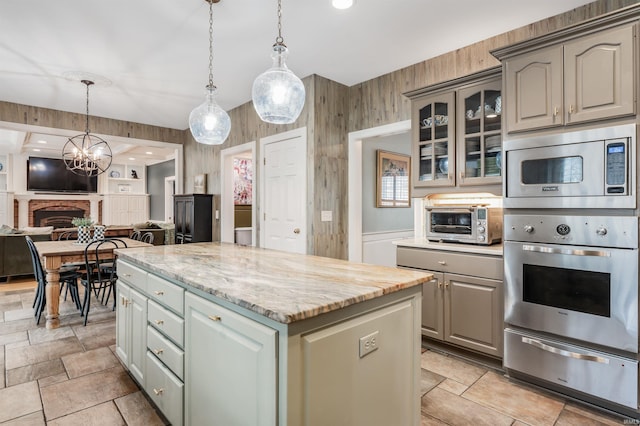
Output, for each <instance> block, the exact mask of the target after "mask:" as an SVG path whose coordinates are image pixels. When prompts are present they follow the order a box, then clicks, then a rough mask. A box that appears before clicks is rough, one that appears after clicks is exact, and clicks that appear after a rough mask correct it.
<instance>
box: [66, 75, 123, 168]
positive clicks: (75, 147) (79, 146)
mask: <svg viewBox="0 0 640 426" xmlns="http://www.w3.org/2000/svg"><path fill="white" fill-rule="evenodd" d="M82 83H83V84H84V85H86V86H87V116H86V126H85V131H84V133H83V134H81V135H77V136H74V137H72V138H69V140H68V141H67V143H65V144H64V147H63V148H62V159H63V160H64V164H65V166H66V167H67V169H69V170H71V171H72V172H73V173H75V174H77V175H81V176H97V175H99V174H102V173H104V172H105V171H107V169H108V168H109V166H111V157H112V154H111V148H110V147H109V144H108V143H107V142H106V141H105V140H104V139H102V138H100V137H99V136H96V135H92V134H91V133H90V131H89V86H91V85H92V84H93V81H90V80H82Z"/></svg>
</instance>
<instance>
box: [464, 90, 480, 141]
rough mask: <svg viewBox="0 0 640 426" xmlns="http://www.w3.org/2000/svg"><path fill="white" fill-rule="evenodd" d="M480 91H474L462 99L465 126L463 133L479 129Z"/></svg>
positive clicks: (470, 132)
mask: <svg viewBox="0 0 640 426" xmlns="http://www.w3.org/2000/svg"><path fill="white" fill-rule="evenodd" d="M480 95H481V92H476V93H474V94H472V95H471V96H468V97H466V98H465V99H464V106H465V121H464V122H465V126H464V134H465V135H469V134H472V133H478V132H479V131H480V120H481V118H482V102H481V100H480V97H481V96H480Z"/></svg>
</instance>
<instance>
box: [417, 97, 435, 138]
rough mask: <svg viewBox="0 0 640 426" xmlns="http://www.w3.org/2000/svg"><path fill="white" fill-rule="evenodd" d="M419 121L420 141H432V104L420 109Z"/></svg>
mask: <svg viewBox="0 0 640 426" xmlns="http://www.w3.org/2000/svg"><path fill="white" fill-rule="evenodd" d="M418 115H419V117H418V119H419V120H420V123H419V124H420V141H421V142H422V141H430V140H431V139H433V138H432V135H431V133H432V132H431V130H432V128H433V112H432V107H431V104H428V105H426V106H425V107H424V108H421V109H420V112H419V114H418Z"/></svg>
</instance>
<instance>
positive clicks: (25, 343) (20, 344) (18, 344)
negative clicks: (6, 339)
mask: <svg viewBox="0 0 640 426" xmlns="http://www.w3.org/2000/svg"><path fill="white" fill-rule="evenodd" d="M29 344H30V343H29V341H28V340H20V341H19V342H12V343H7V344H6V345H5V346H4V347H5V349H14V348H23V347H25V346H29Z"/></svg>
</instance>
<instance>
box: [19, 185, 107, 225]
mask: <svg viewBox="0 0 640 426" xmlns="http://www.w3.org/2000/svg"><path fill="white" fill-rule="evenodd" d="M102 199H103V196H102V195H101V194H61V193H55V192H47V193H44V192H36V193H22V194H14V200H16V201H18V227H19V228H24V227H26V226H32V224H30V223H29V217H32V216H31V215H30V212H29V201H32V200H41V201H84V202H86V201H89V203H90V213H89V214H90V216H91V217H92V218H94V220H97V219H98V218H100V217H101V214H100V213H101V212H100V201H102Z"/></svg>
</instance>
